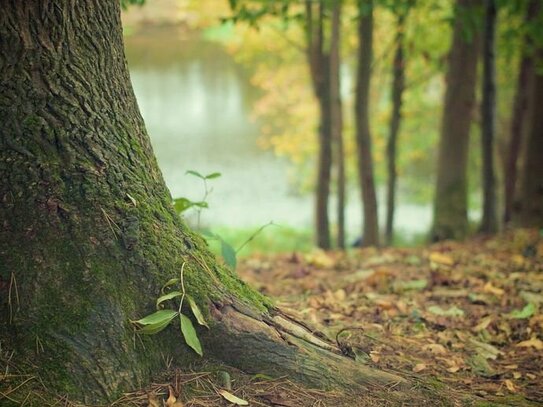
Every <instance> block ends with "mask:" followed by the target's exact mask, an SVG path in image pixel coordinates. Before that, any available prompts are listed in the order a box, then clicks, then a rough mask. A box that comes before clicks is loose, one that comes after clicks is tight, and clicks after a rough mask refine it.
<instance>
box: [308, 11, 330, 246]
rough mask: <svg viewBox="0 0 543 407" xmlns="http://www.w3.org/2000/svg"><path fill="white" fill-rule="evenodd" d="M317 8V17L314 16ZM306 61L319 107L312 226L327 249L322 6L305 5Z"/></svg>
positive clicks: (326, 67) (326, 65)
mask: <svg viewBox="0 0 543 407" xmlns="http://www.w3.org/2000/svg"><path fill="white" fill-rule="evenodd" d="M314 8H317V16H314ZM306 18H307V33H306V34H307V57H308V64H309V69H310V72H311V80H312V83H313V89H314V92H315V96H316V98H317V101H318V104H319V158H318V167H317V193H316V197H315V198H316V201H315V224H316V239H317V246H319V247H320V248H322V249H330V247H331V242H330V221H329V216H328V201H329V197H330V179H331V171H332V118H331V110H330V101H331V97H330V55H329V54H327V53H325V52H324V32H323V31H324V4H323V2H322V1H319V2H317V3H316V4H313V2H311V1H307V2H306Z"/></svg>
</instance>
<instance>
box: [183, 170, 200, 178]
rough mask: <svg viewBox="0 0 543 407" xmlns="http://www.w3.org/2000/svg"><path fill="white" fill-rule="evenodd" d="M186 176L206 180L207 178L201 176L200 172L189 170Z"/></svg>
mask: <svg viewBox="0 0 543 407" xmlns="http://www.w3.org/2000/svg"><path fill="white" fill-rule="evenodd" d="M185 174H189V175H194V176H195V177H198V178H201V179H205V177H204V176H203V175H202V174H200V173H199V172H198V171H194V170H188V171H187V172H186V173H185Z"/></svg>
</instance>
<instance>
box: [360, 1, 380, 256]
mask: <svg viewBox="0 0 543 407" xmlns="http://www.w3.org/2000/svg"><path fill="white" fill-rule="evenodd" d="M357 4H358V11H359V22H358V68H357V72H356V96H355V98H356V101H355V122H356V143H357V157H358V176H359V182H360V189H361V194H362V204H363V218H364V226H363V230H362V236H363V240H362V244H363V245H364V246H372V245H374V246H378V245H379V222H378V215H377V195H376V193H375V180H374V176H373V157H372V141H371V132H370V118H369V101H370V82H371V66H372V60H373V0H358V3H357Z"/></svg>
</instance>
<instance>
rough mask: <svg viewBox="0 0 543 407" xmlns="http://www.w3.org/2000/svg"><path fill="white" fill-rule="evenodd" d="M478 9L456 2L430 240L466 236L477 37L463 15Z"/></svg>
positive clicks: (473, 1) (468, 0)
mask: <svg viewBox="0 0 543 407" xmlns="http://www.w3.org/2000/svg"><path fill="white" fill-rule="evenodd" d="M480 5H481V1H480V0H457V2H456V17H455V21H454V30H453V43H452V48H451V52H450V55H449V66H448V71H447V75H446V85H447V89H446V91H445V103H444V107H443V118H442V125H441V138H440V141H439V151H438V163H437V185H436V196H435V200H434V222H433V229H432V236H431V237H432V240H442V239H461V238H463V237H465V235H466V234H467V232H468V208H467V203H468V196H467V194H468V184H467V162H468V146H469V134H470V127H471V122H472V120H471V118H472V115H473V111H474V106H475V85H476V82H477V60H478V55H479V47H478V42H479V39H478V38H479V34H478V30H477V25H475V24H470V19H468V18H466V15H467V13H468V12H470V11H468V9H472V8H473V7H475V6H480ZM471 12H473V10H471Z"/></svg>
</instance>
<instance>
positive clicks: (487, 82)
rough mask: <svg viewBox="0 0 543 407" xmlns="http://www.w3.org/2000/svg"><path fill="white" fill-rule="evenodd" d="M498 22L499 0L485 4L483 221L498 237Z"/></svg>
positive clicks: (482, 147) (482, 109)
mask: <svg viewBox="0 0 543 407" xmlns="http://www.w3.org/2000/svg"><path fill="white" fill-rule="evenodd" d="M496 18H497V7H496V1H495V0H485V24H484V36H483V84H482V85H483V86H482V95H483V101H482V104H481V143H482V144H481V151H482V153H483V155H482V161H483V173H482V179H483V219H482V222H481V227H480V231H481V232H483V233H496V232H497V230H498V211H497V203H498V202H497V199H498V197H497V193H496V175H495V166H494V139H495V133H496V56H495V52H496Z"/></svg>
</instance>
